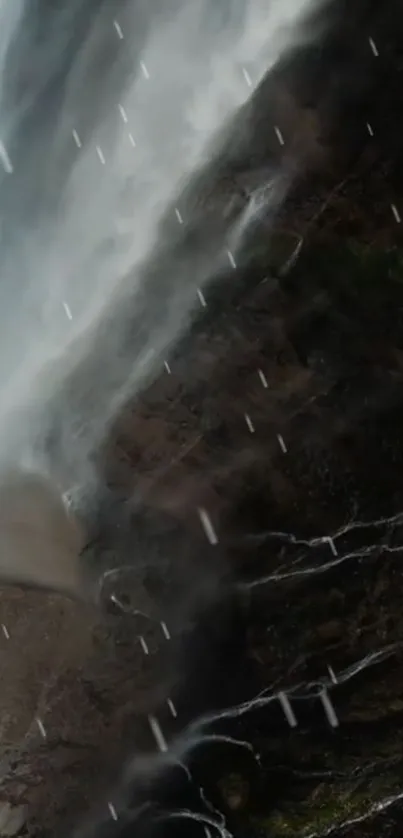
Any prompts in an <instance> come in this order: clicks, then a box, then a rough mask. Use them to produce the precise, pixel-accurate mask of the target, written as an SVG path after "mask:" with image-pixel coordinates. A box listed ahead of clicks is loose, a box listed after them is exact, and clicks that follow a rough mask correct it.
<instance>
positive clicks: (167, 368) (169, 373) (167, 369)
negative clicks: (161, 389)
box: [164, 361, 172, 375]
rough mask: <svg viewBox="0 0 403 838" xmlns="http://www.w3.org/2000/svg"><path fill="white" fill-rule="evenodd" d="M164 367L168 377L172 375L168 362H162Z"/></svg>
mask: <svg viewBox="0 0 403 838" xmlns="http://www.w3.org/2000/svg"><path fill="white" fill-rule="evenodd" d="M164 367H165V369H166V371H167V373H168V375H172V371H171V367H170V366H169V364H168V361H164Z"/></svg>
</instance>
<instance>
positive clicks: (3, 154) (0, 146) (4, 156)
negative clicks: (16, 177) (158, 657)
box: [0, 142, 14, 175]
mask: <svg viewBox="0 0 403 838" xmlns="http://www.w3.org/2000/svg"><path fill="white" fill-rule="evenodd" d="M0 159H1V162H2V164H3V167H4V170H5V171H6V172H7V174H8V175H12V173H13V171H14V167H13V164H12V162H11V160H10V158H9V156H8V152H7V149H6V147H5V145H4V143H2V142H0Z"/></svg>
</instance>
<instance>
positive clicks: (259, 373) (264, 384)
mask: <svg viewBox="0 0 403 838" xmlns="http://www.w3.org/2000/svg"><path fill="white" fill-rule="evenodd" d="M258 375H259V378H260V380H261V382H262V384H263V387H264V389H265V390H267V388H268V386H269V385H268V382H267V378H266V376H265V374H264V372H263V370H258Z"/></svg>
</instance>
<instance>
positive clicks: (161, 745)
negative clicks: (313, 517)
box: [147, 716, 168, 753]
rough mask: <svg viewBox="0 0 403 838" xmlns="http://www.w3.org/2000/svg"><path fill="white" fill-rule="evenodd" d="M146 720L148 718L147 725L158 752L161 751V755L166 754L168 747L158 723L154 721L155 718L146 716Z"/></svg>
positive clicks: (156, 720)
mask: <svg viewBox="0 0 403 838" xmlns="http://www.w3.org/2000/svg"><path fill="white" fill-rule="evenodd" d="M147 718H148V723H149V725H150V728H151V732H152V734H153V736H154V739H155V741H156V743H157V748H158V750H159V751H161V753H164V752H166V751H167V750H168V745H167V743H166V739H165V736H164V734H163V732H162V730H161V727H160V723H159V721H158V719H156V718H155V716H147Z"/></svg>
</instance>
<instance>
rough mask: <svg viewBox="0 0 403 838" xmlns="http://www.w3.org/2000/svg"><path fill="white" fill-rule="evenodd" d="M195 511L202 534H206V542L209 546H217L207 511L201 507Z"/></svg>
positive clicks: (216, 538)
mask: <svg viewBox="0 0 403 838" xmlns="http://www.w3.org/2000/svg"><path fill="white" fill-rule="evenodd" d="M197 511H198V513H199V518H200V521H201V524H202V527H203V529H204V532H205V533H206V537H207V539H208V541H209V542H210V544H214V545H215V544H218V537H217V533H216V531H215V529H214V527H213V524H212V522H211V518H210V515H209V514H208V512H207V510H206V509H203V507H202V506H200V507H199V508H198V510H197Z"/></svg>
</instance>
